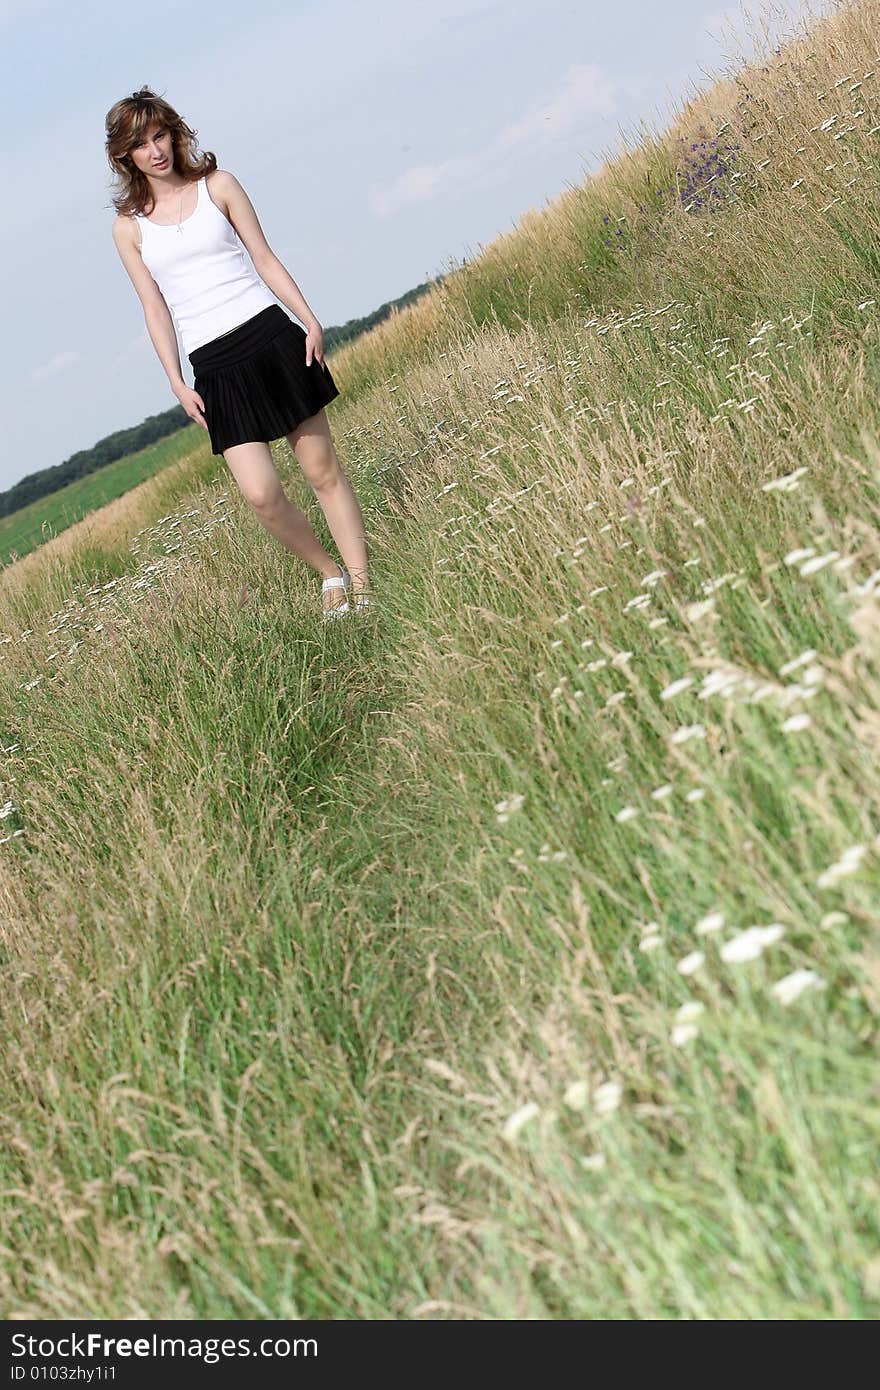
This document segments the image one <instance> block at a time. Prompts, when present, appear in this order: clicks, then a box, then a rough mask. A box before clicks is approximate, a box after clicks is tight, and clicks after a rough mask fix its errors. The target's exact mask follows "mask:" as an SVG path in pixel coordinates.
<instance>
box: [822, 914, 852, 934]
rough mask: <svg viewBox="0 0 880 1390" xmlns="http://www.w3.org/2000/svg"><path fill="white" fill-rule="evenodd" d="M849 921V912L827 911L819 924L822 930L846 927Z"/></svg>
mask: <svg viewBox="0 0 880 1390" xmlns="http://www.w3.org/2000/svg"><path fill="white" fill-rule="evenodd" d="M848 921H849V913H848V912H826V913H825V915H824V917H822V918H821V920H820V922H819V926H820V927H821V929H822V931H830V930H831V928H832V927H844V926H846V924H847V922H848Z"/></svg>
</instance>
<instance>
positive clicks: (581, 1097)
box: [562, 1081, 590, 1110]
mask: <svg viewBox="0 0 880 1390" xmlns="http://www.w3.org/2000/svg"><path fill="white" fill-rule="evenodd" d="M589 1094H590V1088H589V1086H588V1085H587V1083H586V1081H572V1082H571V1084H570V1085H569V1086H567V1087H566V1089H565V1095H564V1096H563V1097H562V1099H563V1101H564V1103H565V1104H566V1105H567V1106H568V1108H569V1110H583V1109H584V1107H585V1106H586V1103H587V1101H588V1099H589Z"/></svg>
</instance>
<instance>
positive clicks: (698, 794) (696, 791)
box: [684, 787, 706, 802]
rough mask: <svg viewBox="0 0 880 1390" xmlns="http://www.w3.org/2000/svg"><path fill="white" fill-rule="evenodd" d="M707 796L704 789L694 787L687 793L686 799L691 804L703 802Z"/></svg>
mask: <svg viewBox="0 0 880 1390" xmlns="http://www.w3.org/2000/svg"><path fill="white" fill-rule="evenodd" d="M705 795H706V793H705V792H704V790H703V788H702V787H694V788H692V790H691V791H689V792H685V796H684V799H685V801H690V802H694V801H702V800H703V797H704V796H705Z"/></svg>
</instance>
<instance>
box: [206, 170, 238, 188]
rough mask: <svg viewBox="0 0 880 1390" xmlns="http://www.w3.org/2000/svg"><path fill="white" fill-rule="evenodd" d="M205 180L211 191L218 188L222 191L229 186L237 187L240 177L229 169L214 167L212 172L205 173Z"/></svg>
mask: <svg viewBox="0 0 880 1390" xmlns="http://www.w3.org/2000/svg"><path fill="white" fill-rule="evenodd" d="M205 180H206V182H207V183H208V185H209V186H210V189H211V192H212V193H213V192H214V189H215V188H217V189H219V190H220V191H222V190H224V189H228V188H235V187H236V185H237V184H238V179H237V178H236V177H235V175H234V174H232V173H230V171H229V170H228V169H214V170H213V172H212V173H210V174H206V175H205Z"/></svg>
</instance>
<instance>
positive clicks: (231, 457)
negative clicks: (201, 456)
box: [223, 441, 288, 514]
mask: <svg viewBox="0 0 880 1390" xmlns="http://www.w3.org/2000/svg"><path fill="white" fill-rule="evenodd" d="M223 457H224V458H225V459H226V462H227V464H228V465H229V470H230V472H231V473H232V476H233V477H234V478H235V481H236V482H237V483H238V486H239V488H240V489H241V492H242V494H243V495H244V498H245V501H247V502H248V503H249V504H250V506H251V507H253V509H254V511H256V512H261V513H263V514H265V513H267V512H273V511H278V510H279V508H282V507H284V506H285V504H286V503H287V500H288V499H287V496H286V494H285V492H284V488H283V487H282V486H281V479H280V478H279V476H278V471H277V469H276V467H275V463H274V461H273V459H272V451H271V450H270V448H269V446H268V444H265V443H263V442H262V441H259V442H255V443H252V444H236V445H234V446H233V447H231V448H230V449H228V450H226V451H225V452H224V455H223Z"/></svg>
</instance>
